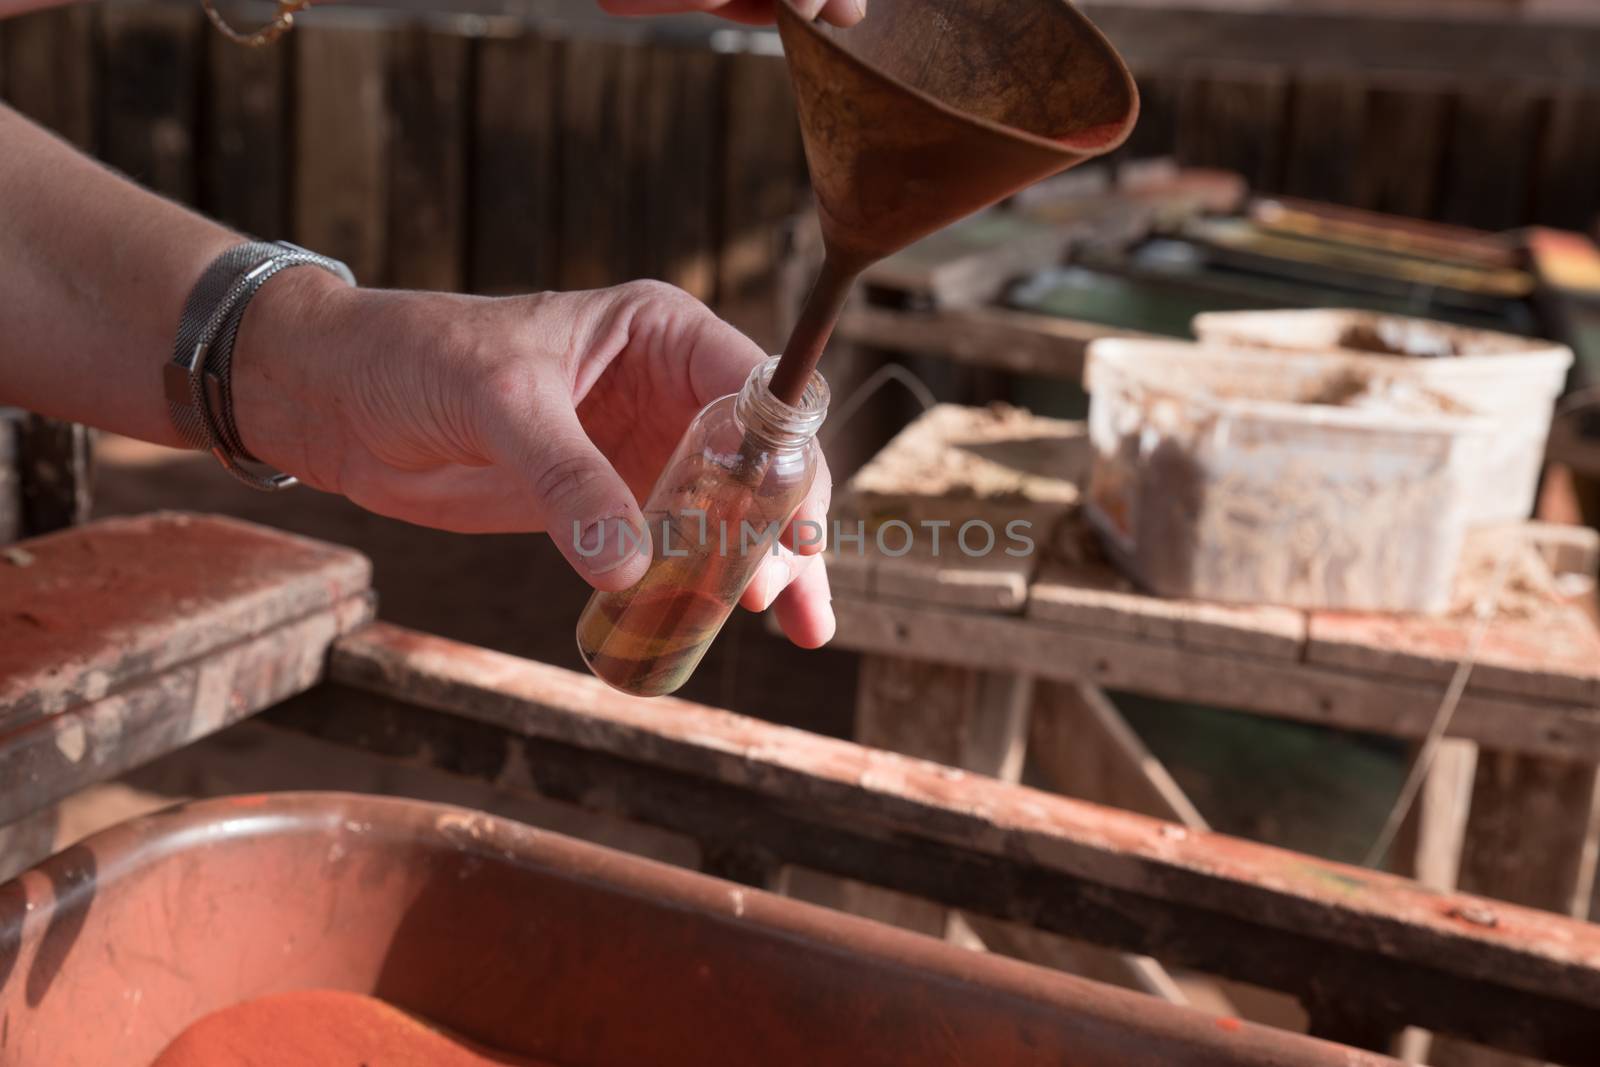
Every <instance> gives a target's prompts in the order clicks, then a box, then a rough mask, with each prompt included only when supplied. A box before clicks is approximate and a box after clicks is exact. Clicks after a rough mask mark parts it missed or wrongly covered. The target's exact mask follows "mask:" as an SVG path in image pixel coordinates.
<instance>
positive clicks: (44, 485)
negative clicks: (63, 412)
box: [15, 414, 94, 537]
mask: <svg viewBox="0 0 1600 1067" xmlns="http://www.w3.org/2000/svg"><path fill="white" fill-rule="evenodd" d="M15 426H16V437H15V445H16V472H17V503H18V505H19V507H20V513H19V516H18V517H19V519H20V522H19V524H18V525H19V529H18V533H19V534H20V535H21V536H23V537H36V536H38V535H40V534H47V533H52V532H54V531H56V530H60V529H64V528H66V527H68V526H76V525H77V524H78V523H80V522H86V521H88V518H89V511H90V508H91V506H92V504H93V490H94V434H93V431H91V430H90V429H89V428H88V427H87V426H82V425H80V424H78V423H75V422H62V421H61V420H59V419H48V418H45V417H44V416H43V415H33V414H25V415H23V416H22V417H21V419H19V420H17V422H16V424H15Z"/></svg>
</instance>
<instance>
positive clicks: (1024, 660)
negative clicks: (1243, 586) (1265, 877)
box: [834, 594, 1600, 759]
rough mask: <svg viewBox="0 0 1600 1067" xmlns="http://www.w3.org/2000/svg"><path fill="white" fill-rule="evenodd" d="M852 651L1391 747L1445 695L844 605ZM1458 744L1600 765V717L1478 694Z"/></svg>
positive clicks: (1293, 668)
mask: <svg viewBox="0 0 1600 1067" xmlns="http://www.w3.org/2000/svg"><path fill="white" fill-rule="evenodd" d="M834 613H835V615H836V616H837V618H838V622H839V628H838V633H837V635H836V636H835V638H834V644H835V645H836V646H838V647H841V648H850V649H856V650H858V651H863V652H877V653H883V654H887V655H899V656H921V657H924V658H928V659H936V660H939V661H941V662H944V663H949V664H953V665H956V666H972V667H982V668H985V669H988V670H1021V671H1027V672H1029V673H1032V674H1034V675H1036V676H1038V677H1040V678H1045V679H1049V680H1055V681H1069V682H1076V681H1080V680H1081V681H1091V682H1094V683H1096V684H1097V685H1099V686H1101V687H1102V688H1105V689H1112V690H1126V691H1128V692H1135V693H1143V694H1146V695H1149V696H1156V697H1164V698H1168V699H1172V700H1186V701H1198V702H1201V703H1206V704H1213V705H1216V706H1218V707H1228V708H1238V709H1240V710H1244V711H1256V712H1261V713H1264V714H1268V715H1274V716H1278V717H1282V718H1287V719H1294V720H1298V721H1302V722H1312V723H1318V724H1321V725H1325V726H1334V727H1338V728H1341V729H1347V730H1359V731H1366V732H1370V733H1377V734H1383V735H1385V736H1389V737H1405V738H1418V737H1421V736H1423V735H1424V734H1425V733H1426V732H1427V730H1428V726H1429V724H1430V723H1431V721H1432V718H1433V713H1434V711H1435V710H1436V709H1437V708H1438V706H1439V701H1440V699H1441V698H1442V696H1443V691H1444V686H1443V685H1440V684H1437V683H1429V682H1422V681H1419V680H1414V679H1406V678H1400V677H1394V676H1386V675H1372V674H1365V673H1359V672H1355V671H1352V670H1349V669H1348V668H1333V667H1327V666H1318V665H1312V664H1299V663H1284V662H1275V661H1273V660H1268V659H1262V658H1261V657H1258V656H1253V655H1236V654H1229V653H1223V652H1214V651H1209V650H1200V649H1187V648H1184V647H1182V646H1179V645H1174V644H1171V643H1169V642H1164V641H1154V640H1149V639H1145V638H1135V637H1131V636H1127V635H1123V634H1113V633H1105V632H1102V631H1100V630H1097V629H1086V628H1082V627H1072V626H1061V625H1057V624H1051V625H1043V624H1041V623H1039V622H1037V621H1033V620H1025V619H1018V618H1015V617H1013V616H1007V615H985V614H977V613H973V612H964V611H951V610H947V609H943V608H937V607H932V606H929V605H921V604H902V603H890V602H885V601H866V600H859V599H857V598H855V597H853V596H849V595H844V594H840V595H836V596H835V598H834ZM1450 733H1451V735H1452V736H1455V737H1464V738H1467V739H1470V740H1475V741H1479V742H1481V743H1483V744H1485V745H1487V746H1489V747H1493V748H1500V749H1508V750H1514V751H1520V752H1525V753H1529V754H1543V755H1550V756H1556V757H1560V758H1566V759H1585V758H1590V757H1593V758H1597V759H1600V712H1597V711H1596V709H1595V708H1594V707H1592V706H1590V705H1586V704H1571V703H1560V702H1556V701H1546V700H1535V699H1531V698H1519V697H1516V696H1512V695H1509V694H1504V693H1494V692H1483V691H1481V690H1479V689H1477V688H1476V687H1472V686H1469V687H1468V689H1467V692H1466V695H1465V696H1464V697H1463V699H1462V701H1461V706H1460V708H1459V709H1458V710H1457V712H1456V716H1455V721H1454V723H1453V725H1452V727H1451V731H1450Z"/></svg>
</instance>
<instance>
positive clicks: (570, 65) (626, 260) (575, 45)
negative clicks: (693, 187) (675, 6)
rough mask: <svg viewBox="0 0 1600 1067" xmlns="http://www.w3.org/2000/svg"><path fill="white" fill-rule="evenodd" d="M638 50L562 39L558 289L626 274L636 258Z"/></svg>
mask: <svg viewBox="0 0 1600 1067" xmlns="http://www.w3.org/2000/svg"><path fill="white" fill-rule="evenodd" d="M643 64H644V52H643V50H642V49H640V48H639V47H638V46H636V45H631V44H623V43H618V42H614V41H595V40H571V41H568V42H567V43H566V46H565V55H564V59H563V63H562V87H561V108H562V112H561V189H562V201H561V203H562V207H561V218H560V226H561V264H560V272H559V275H558V281H559V285H560V287H561V288H563V289H596V288H600V287H602V286H607V285H617V284H620V283H622V282H625V281H627V280H628V276H629V274H631V273H632V268H633V264H634V262H635V259H634V256H635V248H636V247H637V246H636V243H635V242H636V240H637V237H638V235H637V234H636V232H635V226H636V223H637V219H638V217H639V216H638V209H637V206H636V205H637V204H639V203H641V202H642V198H643V195H644V192H643V190H642V189H640V188H639V187H638V186H637V185H636V184H635V183H634V181H633V180H632V175H633V173H635V172H636V170H637V169H638V168H639V166H640V163H641V158H640V137H641V133H642V131H641V130H640V125H639V120H640V110H639V103H640V99H641V93H640V89H641V85H642V83H641V74H642V71H643Z"/></svg>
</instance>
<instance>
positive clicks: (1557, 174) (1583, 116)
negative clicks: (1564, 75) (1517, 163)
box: [1533, 89, 1600, 230]
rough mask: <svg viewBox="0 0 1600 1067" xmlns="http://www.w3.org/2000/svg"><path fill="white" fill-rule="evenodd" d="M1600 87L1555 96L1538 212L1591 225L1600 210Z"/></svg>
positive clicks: (1553, 220)
mask: <svg viewBox="0 0 1600 1067" xmlns="http://www.w3.org/2000/svg"><path fill="white" fill-rule="evenodd" d="M1596 129H1600V92H1594V91H1590V92H1588V93H1584V92H1578V91H1574V90H1571V89H1563V90H1562V91H1561V92H1558V93H1557V94H1555V96H1554V97H1552V98H1551V100H1550V106H1549V111H1548V113H1547V121H1546V124H1545V128H1544V137H1543V139H1542V141H1541V143H1540V146H1539V155H1538V159H1537V168H1538V170H1537V176H1536V177H1535V178H1534V195H1533V203H1534V218H1535V219H1536V220H1537V221H1539V222H1542V223H1544V224H1546V225H1549V226H1560V227H1563V228H1565V229H1569V230H1587V229H1589V228H1590V227H1591V226H1593V225H1594V222H1595V217H1596V215H1600V138H1597V137H1595V136H1594V131H1595V130H1596Z"/></svg>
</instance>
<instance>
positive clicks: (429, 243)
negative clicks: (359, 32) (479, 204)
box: [385, 23, 472, 292]
mask: <svg viewBox="0 0 1600 1067" xmlns="http://www.w3.org/2000/svg"><path fill="white" fill-rule="evenodd" d="M466 30H467V27H466V26H464V25H463V24H461V23H454V24H450V25H447V26H444V27H438V26H424V25H419V24H412V25H407V26H401V27H399V28H397V29H394V30H391V31H389V34H388V37H389V41H388V46H387V49H386V52H387V55H386V57H385V58H386V60H387V63H388V90H387V94H386V95H387V97H388V104H389V128H390V129H391V130H393V131H394V137H393V140H392V142H391V145H390V151H389V185H388V191H389V203H388V239H387V242H386V245H387V248H386V252H387V255H388V262H387V269H386V270H385V277H386V278H387V279H388V284H390V285H392V286H395V287H396V288H402V289H434V290H441V291H444V292H456V291H459V290H461V289H464V288H465V287H466V242H467V223H466V212H467V178H466V168H467V138H468V131H469V125H468V123H469V120H468V103H469V100H468V92H469V89H470V87H471V84H472V79H471V73H470V66H469V61H470V56H471V51H470V50H471V44H472V42H471V38H470V36H469V35H468V33H467V32H466Z"/></svg>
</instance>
